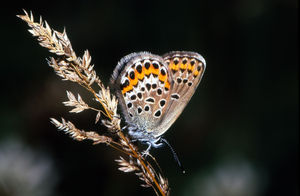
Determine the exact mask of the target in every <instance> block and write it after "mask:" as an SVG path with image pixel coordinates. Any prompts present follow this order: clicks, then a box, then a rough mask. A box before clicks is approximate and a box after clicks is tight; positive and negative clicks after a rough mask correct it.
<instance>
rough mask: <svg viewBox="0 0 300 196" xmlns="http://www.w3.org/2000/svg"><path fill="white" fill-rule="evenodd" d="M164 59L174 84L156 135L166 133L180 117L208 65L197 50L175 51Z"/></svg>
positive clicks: (164, 56)
mask: <svg viewBox="0 0 300 196" xmlns="http://www.w3.org/2000/svg"><path fill="white" fill-rule="evenodd" d="M163 59H164V61H165V63H166V64H167V66H168V73H169V74H170V75H171V79H172V83H173V86H172V88H171V91H170V92H169V94H170V96H169V97H170V99H169V100H168V103H169V104H168V106H167V109H166V110H165V111H164V114H163V116H162V119H161V123H160V124H159V126H158V127H157V128H156V130H155V131H154V133H153V134H154V136H155V137H159V136H160V135H162V134H164V132H166V131H167V130H168V129H169V127H170V126H171V125H172V124H173V123H174V122H175V120H176V119H177V118H178V117H179V115H180V114H181V112H182V111H183V109H184V108H185V106H186V105H187V103H188V102H189V100H190V99H191V97H192V96H193V94H194V92H195V90H196V88H197V86H198V85H199V83H200V81H201V78H202V76H203V74H204V71H205V67H206V62H205V59H204V58H203V57H202V56H201V55H200V54H198V53H195V52H184V51H180V52H178V51H174V52H170V53H167V54H165V55H163Z"/></svg>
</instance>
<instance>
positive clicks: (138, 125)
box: [111, 51, 206, 156]
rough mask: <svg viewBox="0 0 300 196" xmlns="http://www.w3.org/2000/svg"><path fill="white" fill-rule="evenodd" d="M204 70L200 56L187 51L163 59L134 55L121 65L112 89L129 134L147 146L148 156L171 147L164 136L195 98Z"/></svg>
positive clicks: (126, 57) (169, 54)
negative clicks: (157, 149)
mask: <svg viewBox="0 0 300 196" xmlns="http://www.w3.org/2000/svg"><path fill="white" fill-rule="evenodd" d="M205 67H206V62H205V59H204V58H203V57H202V56H201V55H200V54H198V53H196V52H186V51H173V52H169V53H167V54H165V55H163V56H159V55H154V54H151V53H149V52H138V53H131V54H129V55H127V56H125V57H123V58H122V59H121V60H120V61H119V63H118V65H117V66H116V68H115V69H114V72H113V74H112V77H111V85H112V88H113V89H114V90H115V92H116V95H117V97H118V100H119V103H120V106H121V111H122V114H123V116H124V118H125V121H126V128H127V130H128V134H129V135H130V136H131V137H132V139H133V140H137V141H140V142H142V143H146V144H148V148H147V150H146V151H145V152H149V150H150V148H151V147H154V148H157V147H160V146H162V145H163V142H164V143H166V144H167V145H169V144H168V143H167V141H166V140H165V139H163V138H162V137H161V136H162V135H163V134H164V133H165V132H166V131H167V130H168V129H169V128H170V126H171V125H172V124H173V123H174V122H175V120H176V119H177V118H178V117H179V115H180V114H181V112H182V111H183V109H184V108H185V106H186V105H187V103H188V102H189V100H190V99H191V97H192V96H193V94H194V92H195V90H196V88H197V86H198V85H199V83H200V81H201V79H202V76H203V74H204V71H205ZM169 147H171V146H170V145H169ZM171 150H172V151H173V149H172V148H171ZM173 154H174V151H173ZM174 156H176V154H174Z"/></svg>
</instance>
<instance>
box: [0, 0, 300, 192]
mask: <svg viewBox="0 0 300 196" xmlns="http://www.w3.org/2000/svg"><path fill="white" fill-rule="evenodd" d="M22 8H24V9H26V10H27V11H29V10H32V11H33V13H34V16H35V17H36V19H38V17H39V16H40V15H42V16H43V19H45V20H47V21H48V23H49V24H50V26H51V27H52V28H54V29H56V30H58V31H63V28H64V27H65V28H66V29H67V33H68V36H69V38H70V40H71V42H72V46H73V49H74V50H75V51H76V53H77V55H78V56H81V55H82V54H83V51H84V50H85V49H89V51H90V53H91V56H92V63H94V64H95V69H96V71H97V73H98V75H100V78H101V79H102V80H103V82H104V83H105V84H108V81H109V77H110V75H111V73H112V71H113V69H114V67H115V66H116V64H117V62H118V61H119V60H120V59H121V58H122V57H123V56H125V55H127V54H129V53H131V52H136V51H150V52H152V53H154V54H160V55H162V54H164V53H166V52H168V51H172V50H188V51H196V52H198V53H200V54H202V55H203V57H204V58H205V59H206V62H207V70H206V72H205V74H204V77H203V80H202V82H201V84H200V85H199V87H198V89H197V91H196V93H195V94H194V96H193V98H192V99H191V101H190V103H189V104H188V106H187V107H186V109H185V110H184V112H183V113H182V114H181V116H180V118H179V119H178V120H177V121H176V122H175V124H174V125H173V126H172V127H171V128H170V130H169V131H168V132H167V133H166V134H165V138H167V139H168V141H169V142H170V143H171V144H172V146H173V147H174V148H175V150H176V152H177V153H178V155H179V157H180V159H181V161H182V163H183V164H184V166H185V169H186V174H182V173H181V172H180V170H179V168H178V167H177V165H176V163H175V162H174V161H173V157H172V154H171V152H170V151H169V149H168V148H162V149H156V150H153V153H154V155H155V156H156V158H157V160H158V162H159V163H160V166H161V168H162V170H163V171H164V174H165V175H166V176H167V177H168V179H169V183H170V187H171V195H176V196H177V195H179V196H221V195H227V196H228V195H230V196H260V195H263V196H265V195H266V196H268V195H272V196H273V195H292V196H293V195H299V187H298V183H299V176H298V172H299V167H298V164H299V155H298V153H299V146H298V145H299V132H298V128H299V119H298V118H299V105H298V103H299V102H298V96H299V91H298V90H299V79H298V53H299V51H298V47H299V46H298V17H297V16H298V1H295V0H275V1H271V0H261V1H260V0H241V1H209V0H203V1H189V0H187V1H83V0H81V1H80V0H76V1H72V2H71V1H70V2H66V1H56V0H53V1H51V2H42V1H26V3H25V2H23V3H20V2H14V1H10V2H9V4H7V5H4V4H3V5H2V9H1V13H0V14H1V18H2V21H1V32H0V35H1V38H2V39H1V43H2V47H1V49H0V50H1V52H0V54H1V70H2V76H1V110H0V195H1V196H14V195H31V196H50V195H58V196H69V195H70V196H71V195H72V196H77V195H78V196H79V195H149V196H150V195H154V193H153V191H152V189H145V188H143V187H140V181H139V180H138V179H137V177H136V176H135V175H133V174H131V175H128V174H124V173H122V172H120V171H118V170H117V165H116V163H115V162H114V160H115V159H117V158H118V157H119V155H120V153H119V152H116V151H115V150H113V149H110V148H108V147H106V146H105V145H96V146H93V145H92V144H91V142H88V141H87V142H85V141H84V142H77V141H74V140H72V139H71V138H69V137H68V136H67V135H65V134H64V133H62V132H59V131H57V130H56V128H55V127H54V126H53V125H52V124H51V123H50V122H49V118H50V117H56V118H60V117H61V116H63V117H65V118H66V119H68V120H71V121H72V122H74V123H75V124H76V125H77V127H78V128H82V129H85V130H97V129H98V130H99V131H101V128H99V127H97V126H95V125H94V119H95V114H94V113H90V112H83V113H80V114H79V115H74V114H69V113H68V111H69V109H70V108H66V107H64V106H63V105H62V104H61V102H63V101H66V100H67V97H66V92H65V91H66V90H70V91H72V92H73V93H80V94H81V95H82V97H83V99H84V100H89V99H90V98H91V97H90V95H89V94H87V93H86V92H85V90H84V89H82V88H80V87H79V86H78V85H76V84H73V83H70V82H63V81H61V80H60V78H59V77H58V76H56V75H55V74H54V72H53V71H52V69H51V68H50V67H48V65H47V63H46V60H45V58H47V57H49V56H51V54H50V53H48V52H47V50H46V49H44V48H42V47H40V46H39V45H38V44H37V41H36V40H34V38H33V37H32V36H31V35H30V34H29V32H27V29H28V28H27V25H26V24H25V22H23V21H21V20H20V19H18V18H17V17H16V16H15V15H16V14H22V13H23V12H22Z"/></svg>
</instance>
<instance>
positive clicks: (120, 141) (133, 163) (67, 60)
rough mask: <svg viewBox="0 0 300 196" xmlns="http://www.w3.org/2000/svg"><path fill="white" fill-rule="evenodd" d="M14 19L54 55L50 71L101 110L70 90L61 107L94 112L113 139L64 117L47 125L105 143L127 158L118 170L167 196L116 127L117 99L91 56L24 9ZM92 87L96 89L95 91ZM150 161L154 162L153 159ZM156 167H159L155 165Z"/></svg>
mask: <svg viewBox="0 0 300 196" xmlns="http://www.w3.org/2000/svg"><path fill="white" fill-rule="evenodd" d="M17 16H18V17H19V18H21V19H22V20H23V21H25V22H26V23H27V24H28V26H29V27H30V29H29V30H28V31H29V32H30V33H31V34H32V35H33V36H34V37H36V38H37V40H38V42H39V44H40V45H41V46H42V47H45V48H47V49H48V50H49V52H51V53H53V54H55V55H56V57H55V58H54V57H50V58H49V59H48V60H47V61H48V65H49V66H50V67H52V68H53V69H54V71H55V72H56V74H57V75H58V76H60V77H61V78H62V80H68V81H72V82H75V83H77V84H79V85H81V86H82V87H84V88H85V89H87V90H88V91H89V92H90V93H91V94H92V96H93V98H95V99H94V100H96V101H97V102H99V103H100V105H101V106H102V109H97V108H93V107H90V106H89V105H88V104H86V103H85V102H84V101H83V100H82V98H81V96H80V95H78V96H77V98H76V96H75V95H74V94H73V93H72V92H70V91H67V97H68V99H69V100H68V101H66V102H63V104H64V105H65V106H70V107H73V109H72V110H70V112H71V113H80V112H82V111H84V110H88V109H90V110H93V111H95V112H96V113H97V114H96V120H95V122H96V123H97V122H98V121H99V120H100V118H101V122H102V123H103V124H104V125H105V126H106V127H107V130H105V131H107V132H110V133H111V135H115V136H116V137H114V139H113V138H112V137H110V136H106V135H99V134H98V133H97V132H95V131H88V132H87V131H84V130H80V129H78V128H76V127H75V125H74V124H73V123H72V122H70V121H66V120H65V119H64V118H62V119H61V121H58V120H56V119H55V118H51V122H52V123H53V124H54V125H55V126H56V127H57V128H58V129H59V130H63V131H64V132H65V133H67V134H69V135H70V137H72V138H73V139H75V140H77V141H82V140H92V141H93V144H99V143H105V144H107V145H108V146H110V147H112V148H114V149H117V150H119V151H120V152H122V153H124V156H126V157H127V159H125V158H124V157H122V156H120V158H119V159H117V160H116V162H117V163H118V165H119V170H120V171H123V172H125V173H129V172H134V173H135V174H136V175H137V176H138V178H139V179H140V180H142V181H143V184H142V186H144V187H152V188H153V190H154V191H155V193H156V194H157V195H162V196H165V195H169V186H168V180H167V179H166V178H164V177H163V175H162V174H161V171H156V170H158V169H156V170H155V168H154V167H153V166H152V165H151V164H150V163H149V161H147V160H146V159H145V158H144V157H143V156H142V154H141V152H140V151H139V149H138V148H137V146H135V145H133V144H132V142H131V139H130V138H129V137H127V136H125V135H124V133H123V131H122V129H121V126H120V123H121V118H120V115H119V114H118V113H117V106H118V100H117V98H116V97H115V96H114V95H112V94H111V93H110V90H109V88H108V87H105V86H104V85H103V83H102V82H101V80H100V79H99V77H98V76H97V74H96V71H95V70H94V65H92V64H91V56H90V54H89V52H88V50H86V51H85V52H84V54H83V56H82V57H77V55H76V53H75V52H74V50H73V48H72V45H71V42H70V40H69V38H68V36H67V33H66V31H65V30H64V31H63V32H62V33H61V32H58V31H56V30H53V29H51V28H50V26H49V24H48V23H47V22H46V21H43V20H42V18H40V21H39V22H38V23H37V22H34V18H33V15H32V13H31V12H30V15H29V14H28V13H27V12H26V11H25V10H24V15H17ZM96 88H97V89H99V90H98V91H96V90H95V89H96ZM101 114H103V115H101ZM107 135H109V134H107ZM116 138H117V139H116ZM150 157H152V156H150ZM153 160H154V161H155V159H154V158H153ZM155 163H156V162H155ZM156 164H157V163H156ZM157 168H159V166H158V165H157Z"/></svg>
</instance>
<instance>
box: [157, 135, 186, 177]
mask: <svg viewBox="0 0 300 196" xmlns="http://www.w3.org/2000/svg"><path fill="white" fill-rule="evenodd" d="M160 140H161V141H162V142H163V143H165V144H167V146H168V147H169V148H170V149H171V151H172V153H173V157H174V159H175V161H176V162H177V164H178V166H179V168H180V169H181V171H182V173H185V170H184V168H183V166H182V164H181V163H180V161H179V158H178V156H177V154H176V152H175V150H174V149H173V148H172V146H171V144H170V143H169V142H168V141H167V140H166V139H165V138H160Z"/></svg>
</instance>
